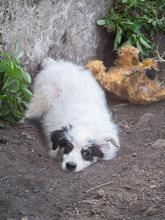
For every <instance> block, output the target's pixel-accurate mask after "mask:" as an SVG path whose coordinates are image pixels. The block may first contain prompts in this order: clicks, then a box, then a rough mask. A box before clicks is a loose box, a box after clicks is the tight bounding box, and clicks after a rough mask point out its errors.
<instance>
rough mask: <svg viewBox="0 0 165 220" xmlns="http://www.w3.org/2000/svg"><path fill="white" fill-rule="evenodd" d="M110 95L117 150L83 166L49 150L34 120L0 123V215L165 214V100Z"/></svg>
mask: <svg viewBox="0 0 165 220" xmlns="http://www.w3.org/2000/svg"><path fill="white" fill-rule="evenodd" d="M163 68H164V66H163ZM163 68H162V70H161V76H162V77H164V76H165V71H164V70H163ZM108 102H109V103H110V104H109V107H110V109H111V111H112V113H113V118H114V120H115V121H116V123H117V124H118V125H119V134H120V142H121V149H120V151H119V152H118V155H117V157H116V158H115V159H113V160H110V161H99V162H97V163H95V164H93V165H92V166H90V167H88V168H87V169H86V170H83V171H82V172H80V173H69V172H66V171H63V170H62V169H61V165H60V162H58V163H57V162H55V161H54V160H53V159H51V158H50V157H49V156H48V152H47V148H46V147H45V145H44V142H43V138H42V134H41V133H40V132H39V129H38V127H36V126H35V125H34V124H27V125H24V126H17V127H13V128H9V129H4V130H0V220H56V219H57V220H100V219H105V220H163V219H165V173H164V172H165V100H163V101H160V102H157V103H153V104H151V105H149V106H138V105H132V104H129V103H126V102H122V101H110V100H109V99H108Z"/></svg>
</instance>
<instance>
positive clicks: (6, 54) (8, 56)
mask: <svg viewBox="0 0 165 220" xmlns="http://www.w3.org/2000/svg"><path fill="white" fill-rule="evenodd" d="M4 54H5V56H6V57H7V58H8V59H9V60H11V57H10V55H9V54H8V53H6V52H4Z"/></svg>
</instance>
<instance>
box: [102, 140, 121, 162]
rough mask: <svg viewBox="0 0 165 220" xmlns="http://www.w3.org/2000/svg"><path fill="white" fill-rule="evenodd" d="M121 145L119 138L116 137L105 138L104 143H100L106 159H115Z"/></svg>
mask: <svg viewBox="0 0 165 220" xmlns="http://www.w3.org/2000/svg"><path fill="white" fill-rule="evenodd" d="M119 147H120V145H119V143H118V140H116V139H114V138H111V137H110V138H105V139H104V141H103V142H102V144H100V150H101V151H102V152H103V153H104V158H103V159H104V160H110V159H113V158H114V157H115V156H116V152H117V151H118V149H119Z"/></svg>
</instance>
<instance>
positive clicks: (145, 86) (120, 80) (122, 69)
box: [86, 46, 165, 105]
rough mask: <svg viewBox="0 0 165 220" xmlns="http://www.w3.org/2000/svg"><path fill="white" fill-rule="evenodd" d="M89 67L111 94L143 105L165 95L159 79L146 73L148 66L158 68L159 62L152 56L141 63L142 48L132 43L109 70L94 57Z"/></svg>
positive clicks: (164, 89)
mask: <svg viewBox="0 0 165 220" xmlns="http://www.w3.org/2000/svg"><path fill="white" fill-rule="evenodd" d="M86 68H87V69H89V70H90V71H92V73H93V75H94V77H95V78H96V80H97V81H98V82H99V84H100V85H101V86H102V87H103V88H104V89H105V90H106V91H107V92H109V94H110V95H111V96H112V97H116V98H118V99H120V100H128V101H130V102H131V103H134V104H142V105H147V104H150V103H152V102H154V101H158V100H161V99H164V98H165V87H164V86H162V85H161V84H160V83H159V82H158V80H157V77H156V78H155V79H150V78H149V77H148V76H147V75H146V70H147V69H151V68H153V69H155V71H156V70H158V66H157V63H156V62H155V61H154V60H152V59H146V60H144V61H143V62H141V63H140V62H139V50H138V49H137V48H135V47H133V46H126V47H124V48H123V49H122V50H121V52H120V53H119V55H118V59H117V61H115V65H114V66H113V67H110V68H109V69H108V71H107V72H106V71H105V70H106V68H105V66H104V64H103V62H102V61H99V60H95V61H91V62H90V63H88V64H87V65H86Z"/></svg>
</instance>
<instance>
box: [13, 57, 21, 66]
mask: <svg viewBox="0 0 165 220" xmlns="http://www.w3.org/2000/svg"><path fill="white" fill-rule="evenodd" d="M14 60H15V62H16V63H17V64H18V65H19V64H20V61H19V58H18V57H16V56H14Z"/></svg>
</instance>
